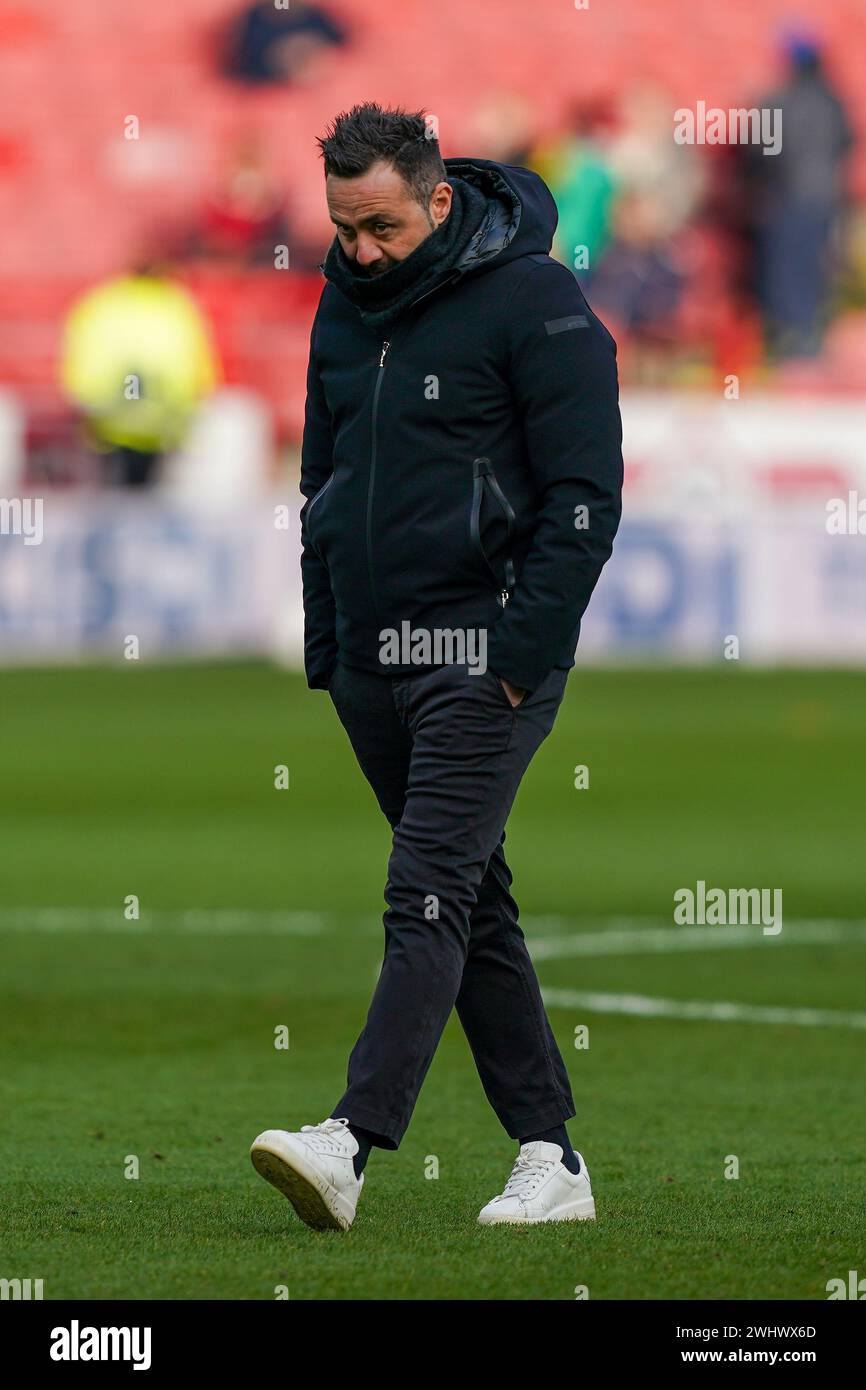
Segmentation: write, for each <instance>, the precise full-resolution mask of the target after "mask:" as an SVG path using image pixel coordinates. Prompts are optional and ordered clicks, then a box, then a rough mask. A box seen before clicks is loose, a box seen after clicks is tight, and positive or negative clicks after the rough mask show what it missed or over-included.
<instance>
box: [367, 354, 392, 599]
mask: <svg viewBox="0 0 866 1390" xmlns="http://www.w3.org/2000/svg"><path fill="white" fill-rule="evenodd" d="M390 346H391V341H390V339H386V340H385V342H383V344H382V352H381V355H380V357H379V370H378V372H377V373H376V385H375V386H374V387H373V418H372V423H371V433H370V479H369V482H368V483H367V574H368V576H369V580H370V600H371V602H372V604H373V615H374V617H375V619H376V622H377V623H378V621H379V615H378V613H377V611H376V585H375V581H374V579H373V489H374V487H375V484H376V417H377V414H378V410H379V392H380V391H381V389H382V377H383V376H384V374H385V357H386V355H387V352H388V349H389V347H390Z"/></svg>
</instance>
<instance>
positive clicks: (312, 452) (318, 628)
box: [301, 321, 337, 690]
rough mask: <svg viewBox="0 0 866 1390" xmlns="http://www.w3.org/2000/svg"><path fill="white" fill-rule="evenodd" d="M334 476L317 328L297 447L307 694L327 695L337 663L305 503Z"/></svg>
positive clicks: (324, 581)
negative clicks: (318, 364) (301, 502)
mask: <svg viewBox="0 0 866 1390" xmlns="http://www.w3.org/2000/svg"><path fill="white" fill-rule="evenodd" d="M332 472H333V435H332V430H331V417H330V414H329V411H328V406H327V402H326V400H325V393H324V391H323V390H322V382H321V378H320V376H319V373H318V369H317V367H316V323H315V321H314V323H313V329H312V333H311V334H310V360H309V365H308V368H307V400H306V407H305V411H304V434H303V441H302V444H301V492H302V493H303V495H304V497H305V498H306V501H305V502H304V505H303V506H302V508H301V579H302V583H303V591H304V669H305V671H306V676H307V685H308V686H309V687H310V689H311V690H326V689H327V687H328V681H329V680H330V678H331V673H332V672H333V669H334V666H335V664H336V660H337V636H336V608H335V605H334V595H333V593H332V592H331V581H330V578H329V576H328V569H327V566H326V564H325V562H324V560H322V559H321V557H320V556H319V555H318V554H317V552H316V551H315V550H314V549H313V547H312V545H311V543H310V537H309V533H308V531H307V513H308V511H309V508H310V501H311V499H312V498H313V497H315V495H316V493H317V492H319V490H320V489H321V488H322V487H324V485H325V483H326V482H327V480H328V478H329V477H330V476H331V473H332Z"/></svg>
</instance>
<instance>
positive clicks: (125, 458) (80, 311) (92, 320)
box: [61, 265, 219, 487]
mask: <svg viewBox="0 0 866 1390" xmlns="http://www.w3.org/2000/svg"><path fill="white" fill-rule="evenodd" d="M218 374H219V367H218V362H217V359H216V355H215V351H214V348H213V345H212V343H211V338H210V333H209V331H208V327H207V324H206V323H205V320H204V318H203V317H202V315H201V313H200V312H199V309H198V307H197V305H196V303H195V301H194V300H193V299H192V298H191V297H190V295H188V294H187V292H186V290H184V289H183V288H182V287H181V286H180V285H177V284H175V283H174V282H173V281H172V280H170V279H168V278H167V277H166V275H165V273H164V272H163V271H162V270H160V269H159V268H158V267H156V266H152V265H141V266H140V267H138V268H137V269H135V270H134V271H133V272H132V273H131V274H127V275H121V276H118V277H117V278H115V279H111V280H109V281H107V282H106V283H105V284H102V285H97V287H96V288H95V289H92V290H89V291H88V292H87V293H86V294H84V295H83V296H82V297H81V298H80V299H78V300H77V301H76V302H75V304H73V306H72V309H71V310H70V313H69V316H68V318H67V321H66V325H65V329H64V341H63V350H62V363H61V377H62V384H63V387H64V389H65V391H66V393H67V395H68V396H69V397H70V398H71V399H72V400H73V401H74V402H75V404H76V405H77V406H78V407H79V409H80V410H81V412H82V414H83V417H84V420H85V422H86V427H87V431H88V436H89V438H90V440H91V442H92V444H93V445H94V447H95V448H96V449H97V450H98V451H99V452H100V453H101V454H103V455H104V457H105V463H106V480H107V481H108V482H109V483H114V484H119V485H127V486H131V487H141V486H145V485H147V484H150V483H152V482H154V480H155V478H156V474H157V469H158V464H159V461H160V459H161V458H162V457H163V455H164V454H166V453H167V452H169V451H170V450H172V449H174V448H176V447H177V446H178V445H180V444H181V443H182V442H183V439H184V437H185V435H186V432H187V429H188V427H189V425H190V423H191V420H192V418H193V415H194V413H195V411H196V409H197V407H198V406H199V405H200V403H201V402H202V401H203V400H204V398H205V397H206V396H207V395H209V393H210V392H211V391H212V390H213V388H214V386H215V385H216V382H217V378H218Z"/></svg>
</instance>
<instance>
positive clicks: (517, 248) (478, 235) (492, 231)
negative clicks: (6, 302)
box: [444, 158, 559, 275]
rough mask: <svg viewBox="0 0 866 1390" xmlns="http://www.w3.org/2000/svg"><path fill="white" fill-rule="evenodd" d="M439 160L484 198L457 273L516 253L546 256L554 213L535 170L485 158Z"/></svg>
mask: <svg viewBox="0 0 866 1390" xmlns="http://www.w3.org/2000/svg"><path fill="white" fill-rule="evenodd" d="M444 162H445V168H446V170H447V172H448V173H449V174H453V175H454V177H455V178H460V179H465V180H466V182H467V183H471V184H473V185H474V186H475V187H476V188H478V189H480V191H481V192H482V193H483V194H484V195H485V197H486V198H487V213H486V215H485V216H484V217H483V218H482V221H481V225H480V226H479V228H478V230H477V232H475V234H474V236H473V237H472V239H471V241H470V242H469V244H468V246H467V247H466V250H465V251H464V253H463V255H462V256H461V258H460V260H459V261H458V263H457V266H456V269H457V270H458V271H459V272H460V274H461V275H465V274H469V273H471V272H475V271H476V270H483V269H487V268H488V267H492V266H493V265H497V266H500V265H504V264H505V263H506V262H508V261H513V260H517V258H518V257H520V256H530V255H533V254H536V255H537V254H541V255H550V248H551V246H552V244H553V234H554V232H555V231H556V224H557V222H558V221H559V214H558V212H557V208H556V203H555V202H554V200H553V194H552V193H551V191H550V189H549V188H548V187H547V184H546V183H545V182H544V179H542V178H541V177H540V175H539V174H536V173H534V172H533V170H532V169H524V168H521V167H520V166H519V165H517V164H497V163H495V162H494V161H493V160H491V159H459V158H455V159H446V160H445V161H444Z"/></svg>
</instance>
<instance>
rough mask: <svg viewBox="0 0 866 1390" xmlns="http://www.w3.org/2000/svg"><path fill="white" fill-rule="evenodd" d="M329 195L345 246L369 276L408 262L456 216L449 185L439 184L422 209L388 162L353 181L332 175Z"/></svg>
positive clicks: (336, 225)
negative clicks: (418, 247) (416, 250)
mask: <svg viewBox="0 0 866 1390" xmlns="http://www.w3.org/2000/svg"><path fill="white" fill-rule="evenodd" d="M325 189H326V196H327V199H328V211H329V213H330V214H331V221H332V222H333V223H334V225H335V227H336V228H337V236H338V237H339V239H340V245H341V246H342V248H343V250H344V252H345V253H346V256H347V257H348V258H349V260H350V261H356V262H357V264H358V267H359V268H360V269H363V270H364V271H365V272H366V273H367V274H368V275H383V274H384V272H385V271H386V270H390V269H391V267H392V266H393V265H396V264H397V262H398V261H402V260H405V259H406V257H407V256H409V255H411V253H412V252H413V251H414V250H415V248H416V246H420V245H421V242H422V241H424V239H425V238H426V237H428V236H429V235H430V233H431V232H432V231H435V229H436V228H437V227H438V226H439V225H440V223H442V222H444V220H445V218H446V217H447V216H448V213H449V212H450V210H451V185H450V183H444V182H443V183H437V185H436V187H435V188H434V190H433V192H432V194H431V196H430V201H429V203H428V205H427V207H426V208H423V207H422V206H421V204H420V203H418V202H416V201H415V199H414V198H413V197H412V194H411V191H410V189H409V187H408V185H407V184H406V183H405V182H404V180H403V177H402V175H401V174H399V173H398V172H397V170H396V169H395V168H394V166H393V165H392V164H389V163H387V162H386V161H385V160H379V161H378V162H377V163H376V164H374V165H372V166H371V168H370V169H368V170H367V173H366V174H359V175H358V177H357V178H353V179H339V178H337V177H336V176H335V175H334V174H329V175H328V178H327V180H326V184H325Z"/></svg>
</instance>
